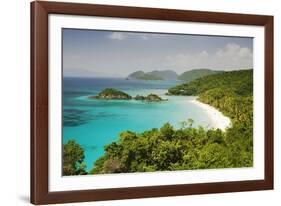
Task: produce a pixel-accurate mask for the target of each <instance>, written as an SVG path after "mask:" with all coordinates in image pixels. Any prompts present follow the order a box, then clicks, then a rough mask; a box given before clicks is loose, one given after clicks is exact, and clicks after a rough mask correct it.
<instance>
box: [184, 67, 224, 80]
mask: <svg viewBox="0 0 281 206" xmlns="http://www.w3.org/2000/svg"><path fill="white" fill-rule="evenodd" d="M218 72H220V71H214V70H210V69H193V70H190V71H186V72H184V73H182V74H181V75H179V76H178V80H183V81H186V82H190V81H193V80H195V79H198V78H200V77H204V76H207V75H211V74H216V73H218Z"/></svg>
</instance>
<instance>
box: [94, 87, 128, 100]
mask: <svg viewBox="0 0 281 206" xmlns="http://www.w3.org/2000/svg"><path fill="white" fill-rule="evenodd" d="M97 98H101V99H106V98H109V99H115V98H117V99H131V98H132V97H131V96H130V95H128V94H127V93H125V92H122V91H120V90H117V89H114V88H106V89H104V90H103V91H101V92H100V93H99V94H98V95H97Z"/></svg>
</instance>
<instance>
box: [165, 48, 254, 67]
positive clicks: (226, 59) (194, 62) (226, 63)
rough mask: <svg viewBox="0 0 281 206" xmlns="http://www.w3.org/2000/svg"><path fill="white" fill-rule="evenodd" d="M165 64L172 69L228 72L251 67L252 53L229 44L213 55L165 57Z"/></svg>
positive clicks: (188, 54) (247, 49)
mask: <svg viewBox="0 0 281 206" xmlns="http://www.w3.org/2000/svg"><path fill="white" fill-rule="evenodd" d="M166 64H167V66H168V67H172V68H183V69H185V70H186V69H192V68H213V69H220V70H230V69H239V68H252V67H253V53H252V51H251V49H249V48H247V47H241V46H240V45H238V44H234V43H229V44H227V45H225V46H224V47H222V48H219V49H218V50H217V51H215V52H214V53H213V54H211V53H210V52H207V51H205V50H203V51H201V52H197V53H191V52H189V53H180V54H177V55H174V56H167V57H166Z"/></svg>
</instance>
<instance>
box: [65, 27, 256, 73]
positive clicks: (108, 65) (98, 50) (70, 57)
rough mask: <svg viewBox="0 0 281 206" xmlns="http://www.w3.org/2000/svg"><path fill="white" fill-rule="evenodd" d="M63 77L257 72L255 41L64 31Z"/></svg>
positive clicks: (75, 30) (179, 35) (170, 35)
mask: <svg viewBox="0 0 281 206" xmlns="http://www.w3.org/2000/svg"><path fill="white" fill-rule="evenodd" d="M62 41H63V48H62V55H63V56H62V58H63V73H64V76H80V77H85V76H87V77H126V76H128V75H129V74H130V73H132V72H134V71H138V70H142V71H144V72H149V71H153V70H167V69H169V70H174V71H175V72H177V73H178V74H181V73H183V72H185V71H189V70H192V69H199V68H208V69H213V70H224V71H230V70H239V69H249V68H252V67H253V39H252V38H246V37H243V38H242V37H223V36H201V35H187V34H159V33H141V32H117V31H99V30H86V29H85V30H79V29H63V31H62Z"/></svg>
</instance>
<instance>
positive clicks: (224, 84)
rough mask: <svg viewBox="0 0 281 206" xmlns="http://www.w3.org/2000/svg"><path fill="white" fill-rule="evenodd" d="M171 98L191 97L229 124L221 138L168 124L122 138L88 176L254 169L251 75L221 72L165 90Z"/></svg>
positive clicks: (211, 132) (109, 147)
mask: <svg viewBox="0 0 281 206" xmlns="http://www.w3.org/2000/svg"><path fill="white" fill-rule="evenodd" d="M169 93H170V94H176V95H196V96H199V97H198V98H199V100H200V101H201V102H204V103H207V104H210V105H212V106H214V107H216V108H217V109H219V110H220V111H222V112H223V113H224V114H225V115H227V116H229V117H230V118H231V120H232V127H231V128H229V129H227V130H226V131H225V132H223V131H221V130H219V129H210V130H206V129H204V128H202V127H199V128H193V127H192V125H193V120H191V119H189V120H187V121H184V122H181V128H180V129H174V128H173V126H172V125H170V124H169V123H166V124H164V125H163V126H162V127H161V128H160V129H151V130H148V131H145V132H143V133H135V132H131V131H126V132H122V133H121V134H120V137H119V139H118V141H116V142H113V143H111V144H109V145H107V146H106V147H105V154H104V155H103V156H102V157H101V158H100V159H98V160H97V161H96V162H95V164H94V167H93V169H92V170H91V172H90V173H121V172H122V173H127V172H146V171H149V172H152V171H169V170H191V169H209V168H235V167H251V166H253V71H252V70H242V71H233V72H223V73H218V74H214V75H210V76H206V77H203V78H199V79H197V80H195V81H192V82H190V83H188V84H183V85H179V86H177V87H174V88H171V89H169Z"/></svg>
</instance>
